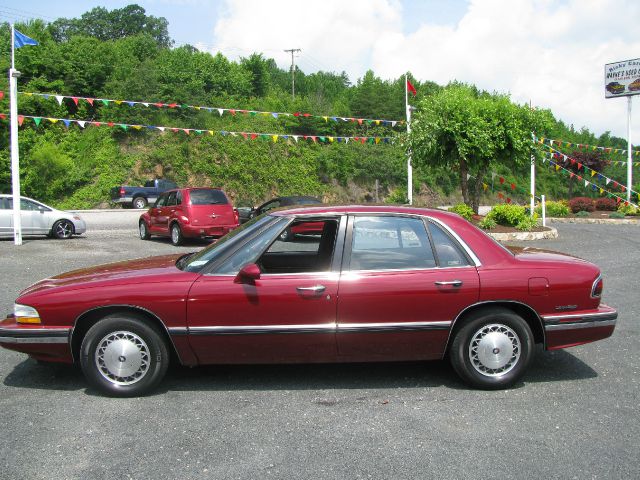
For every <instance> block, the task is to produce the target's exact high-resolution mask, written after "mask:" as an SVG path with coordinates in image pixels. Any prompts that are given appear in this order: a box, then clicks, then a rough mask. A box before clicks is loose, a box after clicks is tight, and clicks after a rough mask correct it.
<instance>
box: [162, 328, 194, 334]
mask: <svg viewBox="0 0 640 480" xmlns="http://www.w3.org/2000/svg"><path fill="white" fill-rule="evenodd" d="M167 332H169V335H188V334H189V329H188V328H187V327H168V328H167Z"/></svg>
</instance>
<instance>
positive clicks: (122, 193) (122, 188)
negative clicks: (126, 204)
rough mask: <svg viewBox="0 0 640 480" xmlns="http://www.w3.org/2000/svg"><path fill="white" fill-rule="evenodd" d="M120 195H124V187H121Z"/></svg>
mask: <svg viewBox="0 0 640 480" xmlns="http://www.w3.org/2000/svg"><path fill="white" fill-rule="evenodd" d="M120 196H121V197H124V187H120Z"/></svg>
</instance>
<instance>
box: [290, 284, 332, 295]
mask: <svg viewBox="0 0 640 480" xmlns="http://www.w3.org/2000/svg"><path fill="white" fill-rule="evenodd" d="M296 290H297V291H298V292H300V293H322V292H324V291H325V290H326V287H325V286H324V285H314V286H313V287H297V288H296Z"/></svg>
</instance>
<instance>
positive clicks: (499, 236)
mask: <svg viewBox="0 0 640 480" xmlns="http://www.w3.org/2000/svg"><path fill="white" fill-rule="evenodd" d="M487 234H488V235H490V236H491V237H493V238H494V239H495V240H498V241H501V242H510V241H514V240H546V239H549V238H558V230H556V229H555V228H553V227H549V230H545V231H544V232H509V233H491V232H487Z"/></svg>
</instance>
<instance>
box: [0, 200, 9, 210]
mask: <svg viewBox="0 0 640 480" xmlns="http://www.w3.org/2000/svg"><path fill="white" fill-rule="evenodd" d="M8 200H9V199H5V198H0V210H9V208H10V207H9V202H8Z"/></svg>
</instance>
